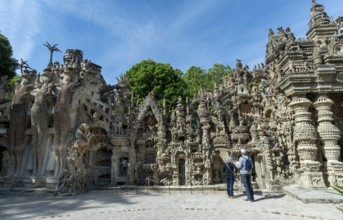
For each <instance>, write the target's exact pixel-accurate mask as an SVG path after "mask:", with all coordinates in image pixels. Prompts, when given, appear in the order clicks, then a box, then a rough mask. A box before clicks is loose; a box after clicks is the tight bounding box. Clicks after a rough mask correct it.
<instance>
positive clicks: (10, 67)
mask: <svg viewBox="0 0 343 220" xmlns="http://www.w3.org/2000/svg"><path fill="white" fill-rule="evenodd" d="M12 55H13V51H12V46H11V44H10V42H9V41H8V39H7V37H5V36H4V35H3V34H1V33H0V74H1V75H7V76H8V78H9V79H11V78H12V77H14V76H15V74H16V73H15V70H16V68H17V65H18V64H17V60H16V59H14V58H13V57H12Z"/></svg>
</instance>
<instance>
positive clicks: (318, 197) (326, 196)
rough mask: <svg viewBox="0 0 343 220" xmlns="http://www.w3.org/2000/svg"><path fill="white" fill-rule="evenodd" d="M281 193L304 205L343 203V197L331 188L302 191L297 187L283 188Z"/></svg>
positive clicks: (301, 188) (302, 189)
mask: <svg viewBox="0 0 343 220" xmlns="http://www.w3.org/2000/svg"><path fill="white" fill-rule="evenodd" d="M283 191H284V192H286V193H287V194H289V195H290V196H292V197H294V198H297V199H299V200H301V201H302V202H304V203H343V196H342V195H340V194H339V193H338V192H337V191H335V190H334V189H332V188H328V189H319V190H316V191H315V193H314V191H313V190H312V189H304V188H303V187H300V186H297V185H290V186H284V187H283Z"/></svg>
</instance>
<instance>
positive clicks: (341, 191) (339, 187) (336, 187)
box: [332, 186, 343, 212]
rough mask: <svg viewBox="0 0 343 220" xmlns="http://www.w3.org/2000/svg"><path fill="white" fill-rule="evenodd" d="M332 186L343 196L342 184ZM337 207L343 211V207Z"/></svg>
mask: <svg viewBox="0 0 343 220" xmlns="http://www.w3.org/2000/svg"><path fill="white" fill-rule="evenodd" d="M332 188H333V189H334V190H336V191H337V192H339V194H341V195H342V196H343V187H342V186H332ZM337 209H339V210H340V211H342V212H343V207H337Z"/></svg>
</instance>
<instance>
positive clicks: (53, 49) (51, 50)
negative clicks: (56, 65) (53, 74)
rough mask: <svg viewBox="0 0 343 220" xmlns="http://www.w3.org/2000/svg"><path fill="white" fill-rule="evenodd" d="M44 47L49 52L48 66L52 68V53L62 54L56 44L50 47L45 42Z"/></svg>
mask: <svg viewBox="0 0 343 220" xmlns="http://www.w3.org/2000/svg"><path fill="white" fill-rule="evenodd" d="M43 45H44V46H46V47H47V48H48V49H49V51H50V61H49V65H48V66H52V56H53V53H54V52H56V51H57V52H62V51H60V49H58V48H57V45H58V44H54V45H53V46H51V44H49V43H48V42H47V41H46V42H45V44H43Z"/></svg>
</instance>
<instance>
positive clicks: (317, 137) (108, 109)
mask: <svg viewBox="0 0 343 220" xmlns="http://www.w3.org/2000/svg"><path fill="white" fill-rule="evenodd" d="M310 16H311V18H310V23H309V31H308V32H307V36H306V39H296V38H295V36H294V34H293V33H292V32H291V29H290V28H286V29H285V30H284V29H283V28H282V27H279V28H278V29H277V32H275V33H274V31H273V30H272V29H270V30H269V33H268V42H267V46H266V57H265V63H263V64H257V65H255V67H254V68H253V69H252V70H250V69H249V67H248V66H247V65H243V63H242V61H241V60H240V59H237V60H236V72H235V73H234V74H233V75H229V76H226V77H225V78H224V82H223V85H221V86H216V87H215V89H213V91H199V94H198V95H196V96H195V97H193V98H192V99H190V98H187V99H186V100H184V99H182V98H179V100H178V102H177V105H176V106H175V108H174V109H167V108H166V105H165V104H164V105H163V106H162V107H158V106H157V103H156V100H155V99H154V95H153V94H152V93H150V94H149V95H148V96H147V97H146V98H145V100H143V102H142V103H140V104H137V103H134V102H133V97H134V95H135V94H133V93H132V92H131V91H130V85H129V82H128V79H127V78H125V76H124V77H121V78H120V79H119V80H118V83H117V84H116V85H112V86H111V85H107V84H106V82H105V80H104V79H103V78H102V75H101V67H100V66H98V65H96V64H94V63H92V62H91V61H90V60H86V59H85V60H84V59H83V52H82V51H80V50H74V49H68V50H67V51H66V53H65V56H64V59H63V64H60V63H58V62H55V63H52V58H51V59H50V62H49V64H48V69H46V70H45V71H44V73H43V76H41V77H40V78H39V75H37V76H35V74H36V73H34V72H33V71H31V72H30V71H29V70H28V69H29V68H28V66H27V63H26V62H25V61H22V65H21V70H22V72H23V74H22V79H21V81H20V82H18V83H17V84H16V93H15V95H14V98H13V101H12V109H11V113H10V118H9V121H8V113H6V112H8V111H7V110H6V108H7V107H6V106H8V104H7V105H6V104H1V105H0V111H1V113H2V114H1V117H0V120H5V122H6V120H7V122H9V123H10V128H9V132H8V139H9V143H10V144H9V146H8V148H7V147H6V148H7V151H5V152H7V154H8V155H9V157H6V158H5V162H6V161H7V160H9V161H10V162H6V163H7V166H5V165H4V166H3V171H2V173H1V175H2V176H3V177H1V178H0V186H3V187H13V186H15V185H16V184H17V185H18V183H20V181H21V180H20V178H27V177H28V176H30V175H31V176H34V175H36V176H42V179H44V178H46V182H44V181H43V182H41V184H40V187H42V186H45V187H46V188H47V189H48V190H50V191H55V192H56V193H69V194H70V193H72V194H73V193H80V192H84V191H85V190H86V189H87V188H88V187H90V186H101V185H104V184H137V185H144V184H147V185H166V186H168V185H203V184H217V183H223V182H224V176H223V173H222V165H223V163H224V162H223V159H225V158H226V157H227V156H228V155H230V156H231V157H233V158H234V160H237V159H238V157H239V155H240V149H241V148H243V147H244V148H246V149H247V150H248V153H249V156H250V157H251V158H252V160H253V162H254V170H253V181H254V182H256V184H257V185H258V187H259V188H263V189H264V188H268V189H279V188H280V186H284V185H290V184H298V185H300V186H301V187H304V188H326V187H328V186H330V185H335V184H337V185H343V162H342V159H343V158H342V157H343V155H342V147H343V141H342V140H343V137H342V134H343V108H342V106H343V105H342V101H341V100H342V96H343V93H342V91H343V84H342V82H343V75H342V72H343V54H342V52H341V51H342V48H343V38H342V35H341V34H342V23H343V22H342V21H343V19H342V18H341V17H340V18H338V19H337V20H336V22H335V21H333V20H332V19H331V18H330V17H329V16H328V15H327V14H326V12H325V10H324V6H323V5H321V4H317V2H316V1H313V3H312V7H311V11H310ZM49 69H51V71H49ZM50 75H51V77H49V76H50ZM30 93H31V94H33V95H35V98H34V99H33V100H31V99H30V96H29V94H30ZM56 95H57V97H56ZM55 97H56V100H54V99H55ZM32 101H33V102H32ZM54 103H56V104H54ZM6 118H7V119H6ZM29 119H31V120H29ZM23 122H26V123H27V124H25V123H23ZM0 125H1V122H0ZM1 129H7V128H6V126H2V127H1V126H0V138H3V139H4V138H5V137H6V138H7V136H5V135H3V133H1V131H2V130H1ZM31 134H32V138H31ZM52 136H54V138H53V141H51V138H52ZM1 143H2V142H0V144H1ZM52 148H53V150H52ZM24 152H28V153H24ZM30 152H31V153H32V156H31V157H30V156H27V155H31V154H30ZM38 152H39V153H38ZM5 154H6V153H5ZM43 154H44V156H43ZM24 155H25V156H24ZM30 158H32V159H30ZM30 161H32V162H33V163H32V162H30ZM43 161H45V162H43ZM22 169H25V170H32V173H23V172H22ZM51 171H53V172H54V177H51V175H50V173H51ZM7 174H10V175H7ZM6 175H7V176H6ZM18 177H19V178H18ZM14 179H15V181H14ZM32 181H33V180H32ZM23 183H24V185H25V186H26V187H37V186H38V184H31V185H28V184H26V183H27V181H26V182H25V181H23Z"/></svg>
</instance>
